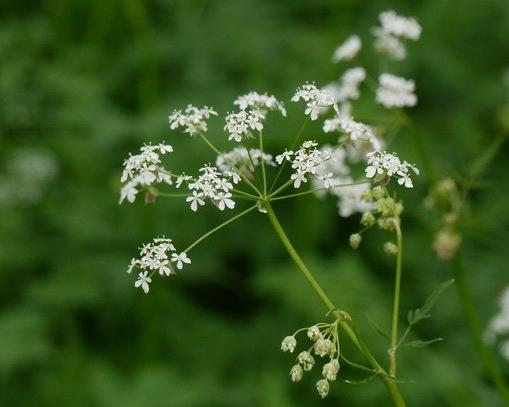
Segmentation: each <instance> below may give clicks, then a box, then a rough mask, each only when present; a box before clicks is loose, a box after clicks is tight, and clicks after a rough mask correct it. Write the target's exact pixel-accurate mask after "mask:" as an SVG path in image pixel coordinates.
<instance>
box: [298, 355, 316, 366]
mask: <svg viewBox="0 0 509 407" xmlns="http://www.w3.org/2000/svg"><path fill="white" fill-rule="evenodd" d="M297 362H299V364H300V365H301V366H302V368H303V369H304V370H306V371H308V370H311V369H313V366H314V365H315V359H314V358H313V356H311V354H310V353H309V352H308V351H302V352H301V353H299V356H297Z"/></svg>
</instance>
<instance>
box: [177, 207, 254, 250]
mask: <svg viewBox="0 0 509 407" xmlns="http://www.w3.org/2000/svg"><path fill="white" fill-rule="evenodd" d="M257 206H258V204H256V205H253V206H251V207H249V208H247V209H246V210H245V211H243V212H241V213H239V214H237V215H235V216H234V217H233V218H230V219H228V220H227V221H226V222H223V223H221V224H220V225H218V226H216V227H215V228H214V229H212V230H209V231H208V232H207V233H205V234H204V235H203V236H201V237H200V238H199V239H197V240H195V242H194V243H193V244H191V245H190V246H188V247H187V248H186V249H184V250H183V253H187V252H189V251H190V250H191V249H192V248H193V247H195V246H196V245H197V244H198V243H200V242H201V241H202V240H204V239H206V238H207V237H209V236H210V235H211V234H213V233H215V232H217V231H218V230H219V229H222V228H224V227H225V226H226V225H229V224H230V223H232V222H234V221H236V220H237V219H239V218H240V217H242V216H244V215H245V214H247V213H249V212H251V211H252V210H253V209H255V208H256V207H257Z"/></svg>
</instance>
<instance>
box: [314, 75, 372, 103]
mask: <svg viewBox="0 0 509 407" xmlns="http://www.w3.org/2000/svg"><path fill="white" fill-rule="evenodd" d="M365 79H366V71H365V70H364V68H361V67H357V68H351V69H347V70H346V71H345V73H344V74H343V76H342V77H341V79H340V81H339V82H337V83H336V82H333V83H331V84H329V85H327V86H326V87H324V88H323V89H324V90H325V91H326V92H328V93H330V95H331V96H332V97H333V99H334V101H335V102H339V103H344V102H346V101H348V100H355V99H358V98H359V97H360V95H361V94H360V91H359V85H360V84H361V83H362V82H363V81H364V80H365Z"/></svg>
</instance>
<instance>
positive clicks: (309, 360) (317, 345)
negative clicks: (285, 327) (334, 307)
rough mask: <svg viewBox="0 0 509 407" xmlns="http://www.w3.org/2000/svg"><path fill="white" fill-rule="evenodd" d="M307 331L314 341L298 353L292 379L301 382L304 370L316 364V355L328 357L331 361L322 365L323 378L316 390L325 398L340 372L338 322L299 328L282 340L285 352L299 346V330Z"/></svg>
mask: <svg viewBox="0 0 509 407" xmlns="http://www.w3.org/2000/svg"><path fill="white" fill-rule="evenodd" d="M302 331H307V337H308V339H309V340H310V341H311V342H312V345H311V346H310V347H309V348H308V350H304V351H302V352H300V353H299V354H298V355H297V358H296V361H297V363H296V364H295V365H294V366H292V368H291V369H290V379H291V380H292V381H293V382H300V381H301V380H302V377H303V376H304V372H308V371H310V370H312V369H313V367H314V366H315V364H316V362H315V358H314V357H313V355H312V354H313V353H314V355H315V356H318V357H320V358H324V357H328V358H329V361H328V362H326V363H325V364H324V365H323V367H322V378H321V379H320V380H318V381H317V382H316V390H317V391H318V394H319V395H320V397H322V398H325V397H327V395H328V394H329V387H330V386H329V382H332V381H334V380H336V377H337V375H338V373H339V369H340V365H339V355H340V348H339V339H338V322H337V321H335V322H333V323H330V324H328V323H319V324H316V325H313V326H310V327H306V328H302V329H299V330H298V331H297V332H295V333H294V334H293V335H290V336H287V337H285V338H284V339H283V341H282V342H281V350H282V351H283V352H290V353H293V352H294V351H295V349H296V347H297V339H296V335H297V334H298V333H299V332H302Z"/></svg>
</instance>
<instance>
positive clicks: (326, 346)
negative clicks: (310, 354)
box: [314, 338, 335, 358]
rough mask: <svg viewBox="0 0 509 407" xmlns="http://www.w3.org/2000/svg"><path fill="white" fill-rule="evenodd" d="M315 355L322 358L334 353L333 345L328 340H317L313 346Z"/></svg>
mask: <svg viewBox="0 0 509 407" xmlns="http://www.w3.org/2000/svg"><path fill="white" fill-rule="evenodd" d="M314 350H315V355H318V356H320V357H322V358H323V357H324V356H325V355H328V354H331V353H334V351H335V347H334V343H333V342H332V341H331V340H330V339H323V338H321V339H318V340H317V341H316V342H315V345H314Z"/></svg>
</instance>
